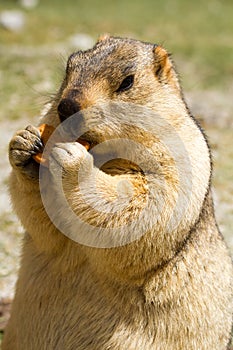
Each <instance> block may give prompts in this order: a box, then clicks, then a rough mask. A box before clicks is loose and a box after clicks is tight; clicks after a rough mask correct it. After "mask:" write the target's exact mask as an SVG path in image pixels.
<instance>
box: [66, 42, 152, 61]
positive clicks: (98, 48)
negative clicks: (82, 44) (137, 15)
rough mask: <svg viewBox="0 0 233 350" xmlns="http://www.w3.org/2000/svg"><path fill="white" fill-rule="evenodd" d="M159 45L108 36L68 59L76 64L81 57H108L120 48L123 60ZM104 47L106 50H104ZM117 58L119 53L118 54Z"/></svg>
mask: <svg viewBox="0 0 233 350" xmlns="http://www.w3.org/2000/svg"><path fill="white" fill-rule="evenodd" d="M155 46H157V45H154V44H151V43H148V42H142V41H138V40H134V39H128V38H119V37H106V38H104V39H103V40H100V41H97V43H96V44H95V45H94V47H93V48H91V49H88V50H86V51H77V52H74V53H73V54H72V55H71V56H70V57H69V59H68V62H70V63H71V64H72V63H73V64H75V63H76V62H78V61H79V60H80V59H83V58H86V59H87V60H88V59H90V58H92V59H93V58H94V57H98V60H101V59H104V58H107V57H108V56H109V55H111V54H116V53H117V50H118V49H120V52H119V58H120V60H121V61H122V60H123V59H124V58H125V59H127V58H128V57H130V56H131V57H132V56H135V57H136V56H137V52H138V50H139V49H140V48H141V49H142V50H143V49H144V50H145V49H147V51H151V52H152V51H153V48H154V47H155ZM103 49H104V50H103ZM130 53H131V55H130ZM116 58H117V54H116Z"/></svg>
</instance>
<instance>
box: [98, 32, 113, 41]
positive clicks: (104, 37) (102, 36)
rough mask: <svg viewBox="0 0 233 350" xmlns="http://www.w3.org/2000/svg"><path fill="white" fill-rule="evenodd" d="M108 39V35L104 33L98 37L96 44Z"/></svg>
mask: <svg viewBox="0 0 233 350" xmlns="http://www.w3.org/2000/svg"><path fill="white" fill-rule="evenodd" d="M109 38H110V35H109V34H108V33H104V34H102V35H100V36H99V37H98V39H97V43H99V42H101V41H105V40H108V39H109Z"/></svg>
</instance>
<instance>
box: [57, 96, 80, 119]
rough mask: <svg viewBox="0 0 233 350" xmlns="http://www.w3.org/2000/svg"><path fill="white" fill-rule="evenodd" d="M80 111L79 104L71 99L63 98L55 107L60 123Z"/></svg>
mask: <svg viewBox="0 0 233 350" xmlns="http://www.w3.org/2000/svg"><path fill="white" fill-rule="evenodd" d="M80 110H81V106H80V104H79V103H78V102H76V101H75V100H74V99H72V98H63V99H62V100H61V102H60V103H59V105H58V107H57V111H58V115H59V118H60V121H61V122H63V121H64V120H66V119H67V118H69V117H70V116H71V115H73V114H75V113H77V112H79V111H80Z"/></svg>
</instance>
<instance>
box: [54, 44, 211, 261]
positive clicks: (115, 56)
mask: <svg viewBox="0 0 233 350" xmlns="http://www.w3.org/2000/svg"><path fill="white" fill-rule="evenodd" d="M53 108H55V109H56V110H57V119H58V118H59V120H60V122H64V124H66V125H68V126H69V122H68V121H69V120H71V121H72V122H71V123H70V126H71V129H72V131H73V134H74V135H76V138H78V137H79V138H80V137H81V138H83V139H84V140H86V141H88V142H89V143H90V144H91V150H90V153H91V154H92V155H93V157H94V159H95V164H96V166H97V167H99V168H100V169H101V170H102V171H104V172H106V173H109V174H111V175H113V176H114V175H117V176H119V175H125V174H129V173H130V174H131V175H132V174H133V175H135V176H137V175H138V174H139V173H140V176H144V177H145V183H146V184H147V185H148V188H149V189H148V197H147V199H148V200H149V202H151V203H152V207H153V208H151V210H150V211H148V212H147V213H146V216H145V218H144V219H145V220H147V221H148V220H151V218H152V217H156V215H157V219H156V220H157V221H156V220H155V226H154V227H153V228H154V229H155V234H154V236H153V237H154V238H153V239H154V243H153V244H156V241H157V243H158V244H159V245H161V246H162V245H164V249H161V252H162V253H161V255H164V256H165V255H166V254H165V253H166V252H167V250H168V246H170V248H171V246H173V248H174V247H176V248H177V244H180V242H182V240H183V239H184V237H185V236H186V235H187V232H188V231H189V230H190V228H191V227H192V225H194V223H195V222H196V221H197V219H198V216H199V214H200V211H201V207H202V205H203V201H204V198H205V195H206V193H207V191H208V188H209V178H210V157H209V151H208V147H207V144H206V141H205V138H204V136H203V134H202V132H201V130H200V128H199V127H198V125H197V123H196V122H195V120H194V119H193V118H192V117H191V116H190V113H189V111H188V109H187V107H186V104H185V102H184V100H183V97H182V91H181V88H180V85H179V81H178V78H177V74H176V72H175V69H174V67H173V64H172V61H171V58H170V57H169V55H168V53H167V52H166V50H165V49H163V48H162V47H161V46H158V45H153V44H149V43H144V42H140V41H136V40H130V39H121V38H113V37H104V38H103V39H101V40H99V41H98V42H97V44H96V45H95V46H94V47H93V48H92V49H90V50H87V51H84V52H83V51H78V52H75V53H74V54H72V55H71V56H70V57H69V59H68V62H67V67H66V75H65V78H64V81H63V83H62V85H61V88H60V90H59V92H58V95H57V98H56V100H55V103H54V107H53ZM71 116H72V117H71ZM70 117H71V118H70ZM57 123H58V122H57V121H54V124H57ZM137 195H138V194H137ZM158 208H159V209H158ZM157 210H158V211H160V212H159V214H158V212H156V211H157ZM156 225H157V227H156ZM150 227H151V226H150ZM163 229H164V230H163ZM168 232H169V233H168ZM145 239H146V238H145ZM151 242H152V241H150V244H152V243H151ZM170 248H169V249H170ZM174 249H175V248H174ZM157 251H159V249H158V250H157ZM167 256H169V254H168V255H167ZM160 258H161V257H159V255H158V260H159V259H160Z"/></svg>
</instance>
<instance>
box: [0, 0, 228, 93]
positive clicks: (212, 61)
mask: <svg viewBox="0 0 233 350" xmlns="http://www.w3.org/2000/svg"><path fill="white" fill-rule="evenodd" d="M16 7H19V5H17V2H16V1H9V0H2V1H1V4H0V10H2V9H5V8H16ZM25 12H26V15H27V24H26V28H25V31H23V32H19V33H16V34H14V33H10V32H2V33H1V43H2V44H6V45H8V44H9V43H10V44H17V45H27V46H38V45H45V44H48V45H50V44H51V43H58V42H63V41H65V40H66V39H67V37H69V36H70V35H72V34H73V33H76V32H85V33H89V34H91V35H92V36H93V37H94V38H96V37H97V36H98V34H99V33H103V32H110V33H111V34H115V35H128V36H134V37H137V38H140V39H143V40H149V41H152V42H158V43H163V44H164V45H165V46H166V47H167V48H168V49H169V50H170V51H172V52H174V53H175V57H177V58H179V59H180V60H181V61H182V60H183V61H185V62H189V63H192V65H193V66H194V67H195V68H194V70H195V73H196V74H198V76H199V79H200V81H199V82H198V85H200V86H201V87H207V86H216V85H218V86H219V84H220V83H221V84H222V86H227V84H228V83H229V82H230V76H231V75H232V73H233V63H232V62H233V47H232V32H233V21H232V18H233V4H232V1H231V0H224V1H220V0H207V1H203V0H197V1H195V2H193V1H186V0H177V1H174V0H157V1H154V0H144V1H141V0H128V1H127V2H126V1H123V0H118V1H115V2H111V1H107V0H102V1H100V2H96V1H94V0H85V1H84V0H81V1H80V0H67V1H62V0H41V1H40V3H39V6H38V7H36V8H35V9H33V10H30V11H25ZM1 31H2V30H1ZM181 70H182V67H181ZM184 74H185V76H184V81H185V83H187V85H188V86H190V87H192V81H190V79H191V78H190V76H189V74H188V72H184Z"/></svg>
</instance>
